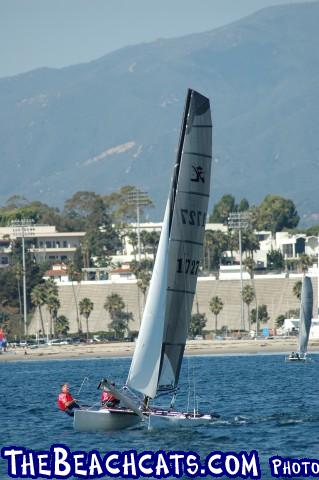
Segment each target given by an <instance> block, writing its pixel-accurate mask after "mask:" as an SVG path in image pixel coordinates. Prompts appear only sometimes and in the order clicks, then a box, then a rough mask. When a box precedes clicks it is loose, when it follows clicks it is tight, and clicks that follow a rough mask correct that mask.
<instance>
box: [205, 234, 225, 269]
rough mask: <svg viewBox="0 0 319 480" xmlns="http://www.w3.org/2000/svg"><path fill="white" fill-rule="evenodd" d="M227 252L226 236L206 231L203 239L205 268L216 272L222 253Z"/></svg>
mask: <svg viewBox="0 0 319 480" xmlns="http://www.w3.org/2000/svg"><path fill="white" fill-rule="evenodd" d="M227 250H228V236H227V235H226V234H225V233H223V232H221V231H219V230H217V231H212V230H207V231H206V232H205V237H204V256H205V260H204V263H205V266H206V268H208V270H209V271H213V270H218V269H219V267H220V265H221V263H222V259H223V256H224V253H225V252H226V251H227Z"/></svg>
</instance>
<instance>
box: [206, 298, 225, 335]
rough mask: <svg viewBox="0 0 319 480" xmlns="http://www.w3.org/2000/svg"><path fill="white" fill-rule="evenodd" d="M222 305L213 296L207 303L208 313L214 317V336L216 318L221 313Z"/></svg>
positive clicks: (220, 301) (219, 300) (218, 299)
mask: <svg viewBox="0 0 319 480" xmlns="http://www.w3.org/2000/svg"><path fill="white" fill-rule="evenodd" d="M223 307H224V304H223V302H222V300H221V298H220V297H218V296H215V297H212V299H211V301H210V302H209V308H210V311H211V312H212V313H213V314H214V315H215V334H216V333H217V318H218V315H219V314H220V312H221V311H222V309H223Z"/></svg>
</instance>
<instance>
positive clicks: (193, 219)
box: [181, 208, 207, 227]
mask: <svg viewBox="0 0 319 480" xmlns="http://www.w3.org/2000/svg"><path fill="white" fill-rule="evenodd" d="M206 216H207V214H206V212H201V211H200V210H188V208H181V217H182V223H183V225H194V226H196V227H205V224H206Z"/></svg>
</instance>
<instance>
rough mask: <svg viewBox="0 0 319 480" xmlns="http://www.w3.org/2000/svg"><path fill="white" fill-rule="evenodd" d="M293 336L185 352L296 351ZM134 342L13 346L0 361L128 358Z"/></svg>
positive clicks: (200, 343)
mask: <svg viewBox="0 0 319 480" xmlns="http://www.w3.org/2000/svg"><path fill="white" fill-rule="evenodd" d="M296 346H297V340H296V338H293V337H292V338H280V337H279V338H273V339H243V340H238V339H233V338H229V339H226V340H189V341H188V342H187V344H186V351H185V355H223V354H224V355H227V354H235V355H236V354H237V355H240V354H265V353H290V352H292V351H294V350H296ZM134 347H135V343H134V342H132V343H130V342H116V343H115V342H114V343H113V342H109V343H96V344H79V345H54V346H47V345H43V346H39V347H37V348H27V349H26V350H25V349H24V348H12V349H9V350H8V351H7V352H3V353H2V354H0V362H10V361H17V360H25V361H26V360H49V359H80V358H107V357H131V356H132V354H133V351H134ZM308 350H309V352H310V353H311V352H319V340H316V341H310V342H309V348H308Z"/></svg>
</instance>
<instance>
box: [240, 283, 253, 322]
mask: <svg viewBox="0 0 319 480" xmlns="http://www.w3.org/2000/svg"><path fill="white" fill-rule="evenodd" d="M254 298H255V290H254V289H253V287H252V286H251V285H245V286H244V288H243V302H244V303H245V304H246V305H247V311H248V322H249V326H248V328H249V331H250V330H251V328H250V311H249V309H250V304H251V302H252V301H253V300H254Z"/></svg>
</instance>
